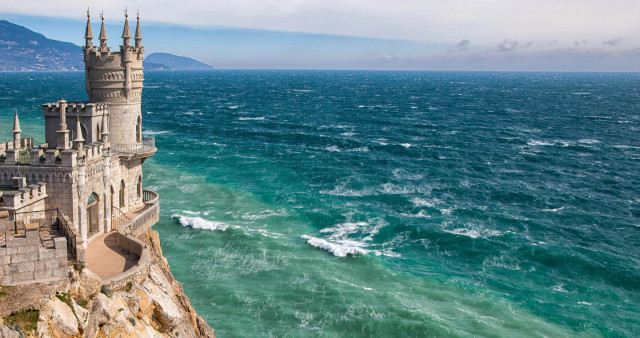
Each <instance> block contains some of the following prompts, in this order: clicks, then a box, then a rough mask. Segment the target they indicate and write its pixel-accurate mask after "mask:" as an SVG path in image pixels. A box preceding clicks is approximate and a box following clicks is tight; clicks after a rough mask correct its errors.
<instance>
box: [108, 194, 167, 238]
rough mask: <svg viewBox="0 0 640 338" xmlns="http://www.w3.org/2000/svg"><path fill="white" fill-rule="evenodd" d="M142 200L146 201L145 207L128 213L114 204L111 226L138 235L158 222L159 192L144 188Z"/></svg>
mask: <svg viewBox="0 0 640 338" xmlns="http://www.w3.org/2000/svg"><path fill="white" fill-rule="evenodd" d="M142 201H143V202H144V208H142V209H140V210H136V211H130V212H128V213H126V214H125V213H123V212H122V211H120V209H119V208H117V207H115V206H113V207H112V215H111V217H112V218H111V226H112V227H113V228H116V229H120V228H122V229H123V232H124V233H125V234H127V235H129V234H132V235H133V236H134V237H137V236H139V235H140V234H142V233H144V232H145V231H147V229H149V228H151V226H152V225H154V224H156V223H157V222H158V220H159V219H160V204H159V203H158V194H157V193H156V192H153V191H151V190H143V191H142Z"/></svg>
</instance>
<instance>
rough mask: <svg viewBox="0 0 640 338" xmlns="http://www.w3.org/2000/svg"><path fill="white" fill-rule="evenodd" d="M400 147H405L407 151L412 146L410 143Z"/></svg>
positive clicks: (402, 144)
mask: <svg viewBox="0 0 640 338" xmlns="http://www.w3.org/2000/svg"><path fill="white" fill-rule="evenodd" d="M400 145H401V146H403V147H405V148H407V149H409V148H411V147H412V146H413V144H411V143H401V144H400Z"/></svg>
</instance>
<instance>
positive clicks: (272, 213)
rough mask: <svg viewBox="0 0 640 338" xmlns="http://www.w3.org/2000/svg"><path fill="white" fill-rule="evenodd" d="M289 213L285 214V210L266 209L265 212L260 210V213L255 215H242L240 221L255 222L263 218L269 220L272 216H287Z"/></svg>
mask: <svg viewBox="0 0 640 338" xmlns="http://www.w3.org/2000/svg"><path fill="white" fill-rule="evenodd" d="M288 215H289V213H287V210H285V209H279V210H276V211H273V210H271V209H266V210H262V211H260V213H258V214H257V215H253V214H251V213H245V214H244V215H242V216H240V217H242V219H245V220H249V221H255V220H259V219H265V218H269V217H272V216H288Z"/></svg>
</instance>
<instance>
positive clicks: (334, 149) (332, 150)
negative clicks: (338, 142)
mask: <svg viewBox="0 0 640 338" xmlns="http://www.w3.org/2000/svg"><path fill="white" fill-rule="evenodd" d="M324 150H327V151H331V152H338V153H339V152H340V148H338V146H329V147H326V148H324Z"/></svg>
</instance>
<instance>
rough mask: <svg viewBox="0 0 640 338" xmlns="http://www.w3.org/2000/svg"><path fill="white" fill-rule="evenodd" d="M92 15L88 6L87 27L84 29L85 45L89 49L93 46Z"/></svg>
mask: <svg viewBox="0 0 640 338" xmlns="http://www.w3.org/2000/svg"><path fill="white" fill-rule="evenodd" d="M90 17H91V15H89V9H88V8H87V29H86V30H85V31H84V40H85V47H86V48H87V49H89V48H91V47H92V46H93V32H92V31H91V19H90Z"/></svg>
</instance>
